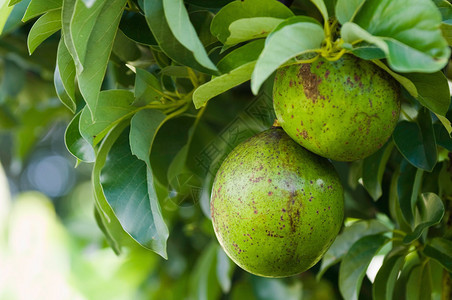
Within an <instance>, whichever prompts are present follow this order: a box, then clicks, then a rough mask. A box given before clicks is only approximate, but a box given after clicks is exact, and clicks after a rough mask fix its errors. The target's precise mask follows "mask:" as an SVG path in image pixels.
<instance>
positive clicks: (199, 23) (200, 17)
mask: <svg viewBox="0 0 452 300" xmlns="http://www.w3.org/2000/svg"><path fill="white" fill-rule="evenodd" d="M214 16H215V15H214V14H213V13H212V12H210V11H206V10H198V11H196V10H195V11H192V12H190V15H189V17H190V21H191V23H192V24H193V27H194V28H195V30H196V33H197V34H198V37H199V40H200V41H201V43H202V44H203V45H204V47H209V46H211V45H212V44H214V43H217V42H218V40H217V38H216V37H214V36H213V35H212V33H211V32H210V24H211V23H212V20H213V17H214ZM208 53H209V56H212V55H211V54H212V49H211V47H209V51H208Z"/></svg>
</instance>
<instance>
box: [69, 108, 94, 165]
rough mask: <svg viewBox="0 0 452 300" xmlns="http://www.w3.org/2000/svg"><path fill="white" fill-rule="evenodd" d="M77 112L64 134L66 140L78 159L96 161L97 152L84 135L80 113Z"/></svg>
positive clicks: (70, 150) (71, 151)
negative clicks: (81, 130) (81, 132)
mask: <svg viewBox="0 0 452 300" xmlns="http://www.w3.org/2000/svg"><path fill="white" fill-rule="evenodd" d="M81 114H82V112H81V111H80V112H79V113H77V114H76V115H75V116H74V118H73V119H72V121H71V122H70V123H69V125H68V126H67V128H66V132H65V134H64V142H65V143H66V147H67V149H68V150H69V152H70V153H71V154H72V155H74V157H75V158H77V160H80V161H84V162H94V161H95V160H96V153H95V152H94V149H93V147H92V146H91V145H90V144H89V143H88V142H87V141H86V140H85V139H84V138H83V137H82V135H81V134H80V130H79V124H80V115H81Z"/></svg>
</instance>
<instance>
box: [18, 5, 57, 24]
mask: <svg viewBox="0 0 452 300" xmlns="http://www.w3.org/2000/svg"><path fill="white" fill-rule="evenodd" d="M62 4H63V0H31V2H30V4H29V5H28V8H27V11H26V12H25V15H24V17H23V18H22V21H24V22H27V21H28V20H30V19H32V18H34V17H37V16H39V15H42V14H44V13H46V12H48V11H52V10H55V9H59V8H61V6H62Z"/></svg>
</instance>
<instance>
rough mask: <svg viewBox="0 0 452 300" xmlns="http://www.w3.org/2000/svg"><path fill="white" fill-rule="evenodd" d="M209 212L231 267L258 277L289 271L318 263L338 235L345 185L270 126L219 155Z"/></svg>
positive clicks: (323, 160)
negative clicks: (237, 266) (229, 151)
mask: <svg viewBox="0 0 452 300" xmlns="http://www.w3.org/2000/svg"><path fill="white" fill-rule="evenodd" d="M211 214H212V222H213V227H214V230H215V234H216V236H217V238H218V241H219V242H220V244H221V246H222V247H223V249H224V250H225V252H226V253H227V254H228V256H229V257H230V258H231V259H232V260H233V261H234V262H235V263H236V264H237V265H239V266H240V267H241V268H243V269H244V270H246V271H248V272H250V273H253V274H256V275H260V276H265V277H285V276H291V275H295V274H298V273H301V272H303V271H305V270H307V269H309V268H310V267H312V266H313V265H314V264H315V263H316V262H318V261H319V260H320V258H321V257H322V256H323V254H324V253H325V252H326V251H327V249H328V248H329V247H330V245H331V243H332V242H333V241H334V239H335V238H336V235H337V234H338V232H339V230H340V228H341V225H342V221H343V217H344V199H343V189H342V185H341V183H340V181H339V178H338V175H337V173H336V171H335V169H334V167H333V166H332V164H331V163H330V162H329V161H328V160H327V159H326V158H323V157H320V156H318V155H316V154H314V153H311V152H309V151H307V150H306V149H304V148H303V147H301V146H300V145H298V144H297V143H296V142H294V141H293V140H292V139H291V138H290V137H289V136H288V135H287V134H286V133H285V132H284V130H283V129H282V128H280V127H273V128H271V129H269V130H267V131H264V132H262V133H260V134H258V135H256V136H254V137H252V138H250V139H248V140H247V141H245V142H243V143H242V144H240V145H238V146H237V147H236V148H234V150H233V151H232V152H231V153H230V154H229V155H228V157H227V158H226V159H225V160H224V162H223V163H222V165H221V167H220V169H219V170H218V172H217V175H216V177H215V181H214V183H213V188H212V197H211Z"/></svg>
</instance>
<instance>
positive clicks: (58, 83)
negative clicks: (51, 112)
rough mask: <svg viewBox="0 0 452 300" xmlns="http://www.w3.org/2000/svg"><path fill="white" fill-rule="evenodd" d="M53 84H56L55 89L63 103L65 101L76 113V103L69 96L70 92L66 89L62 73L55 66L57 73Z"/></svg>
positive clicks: (54, 75)
mask: <svg viewBox="0 0 452 300" xmlns="http://www.w3.org/2000/svg"><path fill="white" fill-rule="evenodd" d="M53 85H54V86H55V91H56V93H57V95H58V98H59V99H60V101H61V103H63V104H64V105H65V106H66V107H67V108H69V110H70V111H71V112H72V113H75V110H76V104H75V102H74V101H73V100H72V99H71V97H69V95H68V93H67V92H66V90H65V89H64V86H63V81H62V79H61V74H60V71H59V69H58V67H56V68H55V73H54V74H53Z"/></svg>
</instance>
